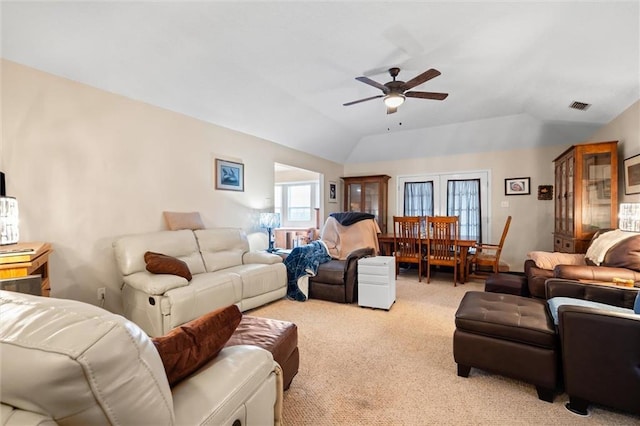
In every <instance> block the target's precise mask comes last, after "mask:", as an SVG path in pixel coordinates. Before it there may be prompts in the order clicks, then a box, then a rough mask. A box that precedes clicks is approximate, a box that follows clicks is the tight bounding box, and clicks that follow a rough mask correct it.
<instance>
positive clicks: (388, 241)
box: [378, 233, 477, 284]
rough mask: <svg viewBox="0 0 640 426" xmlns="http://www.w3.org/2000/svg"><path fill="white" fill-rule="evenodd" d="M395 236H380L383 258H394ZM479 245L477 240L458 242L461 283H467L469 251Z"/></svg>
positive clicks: (424, 243) (427, 240) (425, 242)
mask: <svg viewBox="0 0 640 426" xmlns="http://www.w3.org/2000/svg"><path fill="white" fill-rule="evenodd" d="M393 239H394V236H393V234H389V233H386V234H378V245H379V246H380V255H381V256H393ZM421 241H422V244H423V245H426V244H428V243H429V238H426V237H425V238H421ZM476 243H477V241H476V240H458V247H460V271H459V273H458V279H459V280H460V282H461V283H463V284H464V283H465V282H467V278H468V277H467V255H468V254H469V249H470V248H471V247H473V246H474V245H475V244H476Z"/></svg>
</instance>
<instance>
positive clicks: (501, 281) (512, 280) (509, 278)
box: [484, 272, 529, 296]
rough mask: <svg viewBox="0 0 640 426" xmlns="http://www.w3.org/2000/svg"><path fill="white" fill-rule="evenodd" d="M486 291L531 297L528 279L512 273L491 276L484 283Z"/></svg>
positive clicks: (522, 275)
mask: <svg viewBox="0 0 640 426" xmlns="http://www.w3.org/2000/svg"><path fill="white" fill-rule="evenodd" d="M484 291H488V292H490V293H505V294H515V295H518V296H529V287H528V286H527V277H526V276H525V275H524V274H516V273H512V272H509V273H507V272H501V273H497V274H492V275H489V276H488V277H487V279H486V281H485V283H484Z"/></svg>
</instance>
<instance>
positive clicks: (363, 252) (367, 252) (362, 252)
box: [344, 247, 374, 273]
mask: <svg viewBox="0 0 640 426" xmlns="http://www.w3.org/2000/svg"><path fill="white" fill-rule="evenodd" d="M373 254H374V249H373V248H371V247H365V248H359V249H356V250H353V251H352V252H350V253H349V254H348V255H347V258H346V259H345V262H344V271H345V273H346V272H347V270H348V269H349V265H350V264H351V263H353V262H356V263H357V262H358V260H360V259H362V258H363V257H368V256H373Z"/></svg>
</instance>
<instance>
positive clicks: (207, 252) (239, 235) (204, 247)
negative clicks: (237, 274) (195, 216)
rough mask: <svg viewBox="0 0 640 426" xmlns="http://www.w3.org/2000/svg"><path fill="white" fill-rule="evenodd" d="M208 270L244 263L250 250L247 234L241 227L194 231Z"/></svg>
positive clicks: (217, 269)
mask: <svg viewBox="0 0 640 426" xmlns="http://www.w3.org/2000/svg"><path fill="white" fill-rule="evenodd" d="M194 235H195V236H196V239H197V240H198V246H199V247H200V252H201V253H202V259H203V260H204V264H205V267H206V269H207V272H215V271H219V270H221V269H226V268H231V267H232V266H237V265H242V258H243V255H244V254H245V253H246V252H248V251H249V241H248V240H247V235H246V234H245V232H244V231H243V230H242V229H240V228H210V229H200V230H197V231H194Z"/></svg>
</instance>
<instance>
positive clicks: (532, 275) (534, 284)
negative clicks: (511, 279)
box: [524, 234, 640, 298]
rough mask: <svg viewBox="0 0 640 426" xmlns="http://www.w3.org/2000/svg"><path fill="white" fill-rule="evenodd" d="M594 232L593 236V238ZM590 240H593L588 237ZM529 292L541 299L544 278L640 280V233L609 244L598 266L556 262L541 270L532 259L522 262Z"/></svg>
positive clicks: (609, 280)
mask: <svg viewBox="0 0 640 426" xmlns="http://www.w3.org/2000/svg"><path fill="white" fill-rule="evenodd" d="M597 235H598V234H596V235H594V239H595V238H596V237H597ZM592 241H593V240H592ZM524 272H525V275H526V276H527V284H528V287H529V293H530V294H531V296H533V297H538V298H544V297H545V296H546V294H545V281H546V280H547V279H549V278H563V279H569V280H585V281H592V282H593V281H603V282H611V281H613V279H614V278H620V279H623V280H632V281H634V282H638V281H640V234H638V235H637V236H634V237H631V238H627V239H626V240H623V241H621V242H619V243H618V244H616V245H614V246H613V247H611V248H610V249H609V250H608V251H607V254H606V255H605V257H604V260H603V261H602V263H601V264H600V266H594V265H557V266H555V268H554V269H553V270H549V269H542V268H539V267H537V266H536V264H535V262H534V261H533V260H531V259H527V260H526V261H525V262H524Z"/></svg>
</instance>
